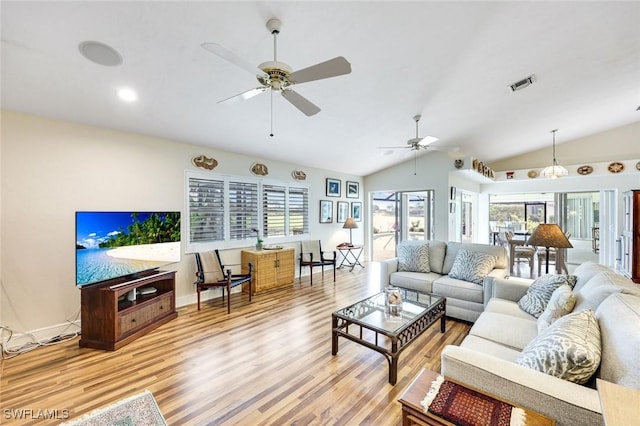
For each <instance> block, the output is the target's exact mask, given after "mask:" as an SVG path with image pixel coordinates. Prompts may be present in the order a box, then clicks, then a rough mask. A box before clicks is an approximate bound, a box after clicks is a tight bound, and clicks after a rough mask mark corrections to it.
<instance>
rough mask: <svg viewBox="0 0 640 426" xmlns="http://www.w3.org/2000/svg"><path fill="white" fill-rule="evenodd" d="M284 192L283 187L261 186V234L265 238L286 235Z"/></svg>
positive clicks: (284, 188) (285, 193)
mask: <svg viewBox="0 0 640 426" xmlns="http://www.w3.org/2000/svg"><path fill="white" fill-rule="evenodd" d="M286 190H287V188H286V187H284V186H276V185H263V186H262V218H263V219H262V232H263V234H264V236H265V238H268V237H274V236H283V235H286V234H285V230H286V226H285V225H286V214H287V205H286V201H287V199H286V195H287V192H286Z"/></svg>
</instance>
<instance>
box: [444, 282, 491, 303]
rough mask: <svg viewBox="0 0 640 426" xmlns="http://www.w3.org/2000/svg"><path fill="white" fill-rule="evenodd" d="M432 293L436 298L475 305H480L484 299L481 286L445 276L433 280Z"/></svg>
mask: <svg viewBox="0 0 640 426" xmlns="http://www.w3.org/2000/svg"><path fill="white" fill-rule="evenodd" d="M433 292H434V293H435V294H437V295H438V296H443V297H447V298H453V299H462V300H468V301H471V302H476V303H482V302H483V298H484V291H483V289H482V286H479V285H477V284H474V283H472V282H469V281H465V280H459V279H456V278H452V277H451V275H448V276H447V275H445V276H444V277H440V278H438V279H437V280H435V281H434V282H433Z"/></svg>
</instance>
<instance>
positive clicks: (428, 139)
mask: <svg viewBox="0 0 640 426" xmlns="http://www.w3.org/2000/svg"><path fill="white" fill-rule="evenodd" d="M421 118H422V116H421V115H416V116H414V117H413V121H415V122H416V137H415V138H411V139H409V140H408V141H407V144H406V145H405V146H379V147H378V149H409V150H411V151H419V150H421V149H434V150H437V151H449V148H440V147H433V146H429V144H432V143H434V142H436V141H437V140H438V138H436V137H434V136H425V137H423V138H421V137H419V136H418V122H419V121H420V119H421Z"/></svg>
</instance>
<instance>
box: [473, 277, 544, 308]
mask: <svg viewBox="0 0 640 426" xmlns="http://www.w3.org/2000/svg"><path fill="white" fill-rule="evenodd" d="M531 283H533V280H532V279H529V278H518V277H509V278H495V277H491V276H487V277H486V278H485V279H484V282H483V287H484V288H483V292H484V306H485V307H486V306H487V303H489V300H491V298H493V297H497V298H499V299H505V300H511V301H512V302H517V301H518V300H520V298H521V297H522V296H524V295H525V293H526V292H527V289H528V288H529V286H531Z"/></svg>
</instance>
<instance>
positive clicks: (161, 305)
mask: <svg viewBox="0 0 640 426" xmlns="http://www.w3.org/2000/svg"><path fill="white" fill-rule="evenodd" d="M175 276H176V272H175V271H166V272H163V271H160V272H159V271H151V272H147V273H143V274H141V275H140V276H139V277H138V278H135V279H129V280H127V279H124V278H116V279H114V280H110V281H108V282H106V283H102V284H96V285H91V286H87V287H83V288H82V289H80V299H81V308H80V309H81V320H82V321H81V324H80V327H81V329H82V335H81V337H80V342H79V345H80V347H84V348H95V349H106V350H110V351H115V350H117V349H119V348H121V347H122V346H124V345H126V344H128V343H131V342H132V341H134V340H135V339H137V338H138V337H140V336H142V335H143V334H146V333H148V332H150V331H151V330H153V329H155V328H157V327H159V326H160V325H162V324H164V323H166V322H168V321H170V320H172V319H174V318H176V317H177V316H178V313H177V312H176V292H175V289H176V278H175ZM143 288H144V289H151V290H152V288H153V289H155V292H149V293H146V292H145V291H143V290H142V289H143ZM143 293H146V294H143ZM129 299H131V300H129Z"/></svg>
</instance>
